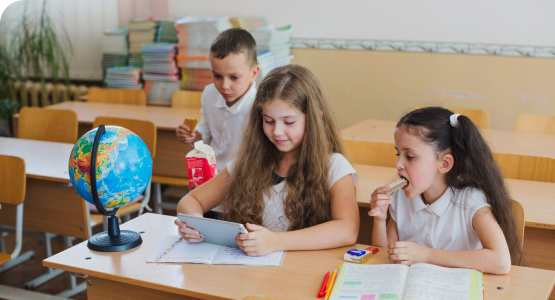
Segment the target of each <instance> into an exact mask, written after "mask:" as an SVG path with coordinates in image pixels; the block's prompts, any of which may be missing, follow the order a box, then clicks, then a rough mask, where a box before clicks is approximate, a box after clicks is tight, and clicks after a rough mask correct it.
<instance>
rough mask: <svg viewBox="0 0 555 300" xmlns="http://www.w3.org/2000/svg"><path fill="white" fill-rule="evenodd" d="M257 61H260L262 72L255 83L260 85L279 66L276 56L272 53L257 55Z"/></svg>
mask: <svg viewBox="0 0 555 300" xmlns="http://www.w3.org/2000/svg"><path fill="white" fill-rule="evenodd" d="M256 60H257V61H258V66H259V67H260V72H258V76H256V79H255V81H256V83H257V84H259V83H260V82H261V81H262V79H263V78H264V77H265V76H266V75H267V74H268V73H270V71H271V70H273V69H274V68H275V67H276V66H277V65H276V56H275V54H274V52H272V51H262V52H258V53H257V57H256Z"/></svg>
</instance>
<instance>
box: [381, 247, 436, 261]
mask: <svg viewBox="0 0 555 300" xmlns="http://www.w3.org/2000/svg"><path fill="white" fill-rule="evenodd" d="M430 252H431V251H430V248H427V247H424V246H420V245H418V244H416V243H413V242H393V243H390V244H389V249H388V250H387V254H388V255H387V258H389V259H391V260H393V261H395V263H396V264H403V265H407V266H410V265H412V264H416V263H428V262H429V261H430V260H429V256H430Z"/></svg>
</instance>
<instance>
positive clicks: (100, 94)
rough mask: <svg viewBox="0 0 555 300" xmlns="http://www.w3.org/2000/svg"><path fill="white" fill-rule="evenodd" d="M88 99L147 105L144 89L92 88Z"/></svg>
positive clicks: (90, 100)
mask: <svg viewBox="0 0 555 300" xmlns="http://www.w3.org/2000/svg"><path fill="white" fill-rule="evenodd" d="M87 101H89V102H102V103H117V104H133V105H146V94H145V91H144V90H130V89H103V88H91V89H89V92H88V94H87Z"/></svg>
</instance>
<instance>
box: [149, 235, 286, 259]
mask: <svg viewBox="0 0 555 300" xmlns="http://www.w3.org/2000/svg"><path fill="white" fill-rule="evenodd" d="M178 239H179V236H178V235H167V236H166V238H165V239H164V240H163V241H162V242H160V244H158V246H157V247H156V249H154V252H152V254H150V256H149V257H148V259H147V260H146V261H147V262H158V263H167V262H173V263H197V264H228V265H249V266H280V265H281V262H282V260H283V257H284V256H285V252H283V251H279V252H274V253H270V254H267V255H262V256H248V255H246V254H245V253H244V252H243V250H241V249H239V248H232V247H226V246H220V245H215V244H209V243H204V242H201V243H189V242H187V241H185V240H181V241H179V242H177V244H176V241H177V240H178ZM172 245H173V246H172Z"/></svg>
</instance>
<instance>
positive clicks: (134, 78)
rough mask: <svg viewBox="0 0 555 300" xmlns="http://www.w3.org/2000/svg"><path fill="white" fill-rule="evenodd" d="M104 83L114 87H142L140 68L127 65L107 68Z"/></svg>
mask: <svg viewBox="0 0 555 300" xmlns="http://www.w3.org/2000/svg"><path fill="white" fill-rule="evenodd" d="M104 84H105V85H106V87H108V88H114V89H137V90H139V89H142V88H143V85H142V83H141V69H139V68H134V67H129V66H127V67H111V68H108V69H107V70H106V76H105V77H104Z"/></svg>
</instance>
